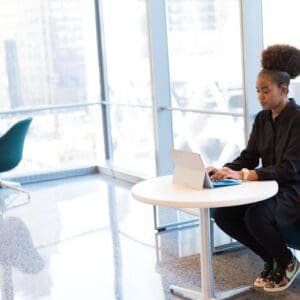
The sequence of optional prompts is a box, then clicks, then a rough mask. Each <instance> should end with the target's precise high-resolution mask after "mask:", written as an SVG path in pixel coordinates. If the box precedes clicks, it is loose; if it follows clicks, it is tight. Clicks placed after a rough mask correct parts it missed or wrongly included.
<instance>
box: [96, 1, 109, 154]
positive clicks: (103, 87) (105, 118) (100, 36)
mask: <svg viewBox="0 0 300 300" xmlns="http://www.w3.org/2000/svg"><path fill="white" fill-rule="evenodd" d="M102 14H103V8H102V5H101V0H95V17H96V34H97V51H98V64H99V79H100V95H101V99H100V101H105V102H109V94H108V82H107V69H106V57H105V43H104V30H103V16H102ZM101 112H102V122H103V124H102V127H103V139H104V147H105V148H104V150H105V159H112V141H111V125H110V111H109V106H108V105H107V104H101Z"/></svg>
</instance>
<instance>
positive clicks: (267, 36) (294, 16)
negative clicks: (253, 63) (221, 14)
mask: <svg viewBox="0 0 300 300" xmlns="http://www.w3.org/2000/svg"><path fill="white" fill-rule="evenodd" d="M262 4H263V30H264V47H267V46H269V45H273V44H290V45H292V46H295V47H297V48H300V40H299V34H298V28H299V26H300V19H299V9H300V2H299V1H295V0H286V1H282V0H262ZM283 6H284V13H283ZM271 11H272V13H270V12H271ZM279 20H280V21H279ZM289 91H290V94H289V96H291V97H295V99H296V100H298V102H299V101H300V77H298V78H296V79H295V80H293V81H292V82H291V84H290V88H289Z"/></svg>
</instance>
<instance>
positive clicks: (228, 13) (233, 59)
mask: <svg viewBox="0 0 300 300" xmlns="http://www.w3.org/2000/svg"><path fill="white" fill-rule="evenodd" d="M167 4H168V5H167V8H168V16H167V22H168V28H169V29H168V42H169V56H170V76H171V92H172V106H173V107H176V108H181V109H184V111H182V112H175V113H173V127H174V144H175V147H177V148H182V149H188V150H193V151H195V152H199V151H200V152H201V153H203V154H204V156H205V157H206V161H207V163H209V164H218V165H222V164H223V163H225V162H226V161H228V160H231V159H232V158H233V157H234V156H235V155H236V154H237V153H238V152H239V151H240V150H241V148H243V147H244V133H243V132H244V120H243V108H244V105H243V97H242V71H243V70H242V58H241V53H242V52H241V32H240V7H239V1H238V0H168V1H167Z"/></svg>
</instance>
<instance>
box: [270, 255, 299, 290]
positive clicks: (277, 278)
mask: <svg viewBox="0 0 300 300" xmlns="http://www.w3.org/2000/svg"><path fill="white" fill-rule="evenodd" d="M298 273H299V262H298V260H297V258H296V257H295V256H293V257H292V259H291V261H290V262H289V264H288V266H287V267H286V269H282V268H280V267H279V266H277V267H276V268H275V270H273V271H272V272H271V274H270V276H269V277H268V278H267V282H266V284H265V286H264V290H265V291H266V292H280V291H283V290H285V289H287V288H288V287H289V286H290V285H291V284H292V282H293V280H294V279H295V278H296V276H297V274H298Z"/></svg>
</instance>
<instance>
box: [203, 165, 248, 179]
mask: <svg viewBox="0 0 300 300" xmlns="http://www.w3.org/2000/svg"><path fill="white" fill-rule="evenodd" d="M209 168H210V171H209V170H208V169H209ZM209 168H207V171H208V174H209V176H211V178H212V179H213V180H222V179H226V178H232V179H237V180H241V179H242V174H241V172H240V171H234V170H232V169H230V168H227V167H223V168H221V169H216V168H212V167H209Z"/></svg>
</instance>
